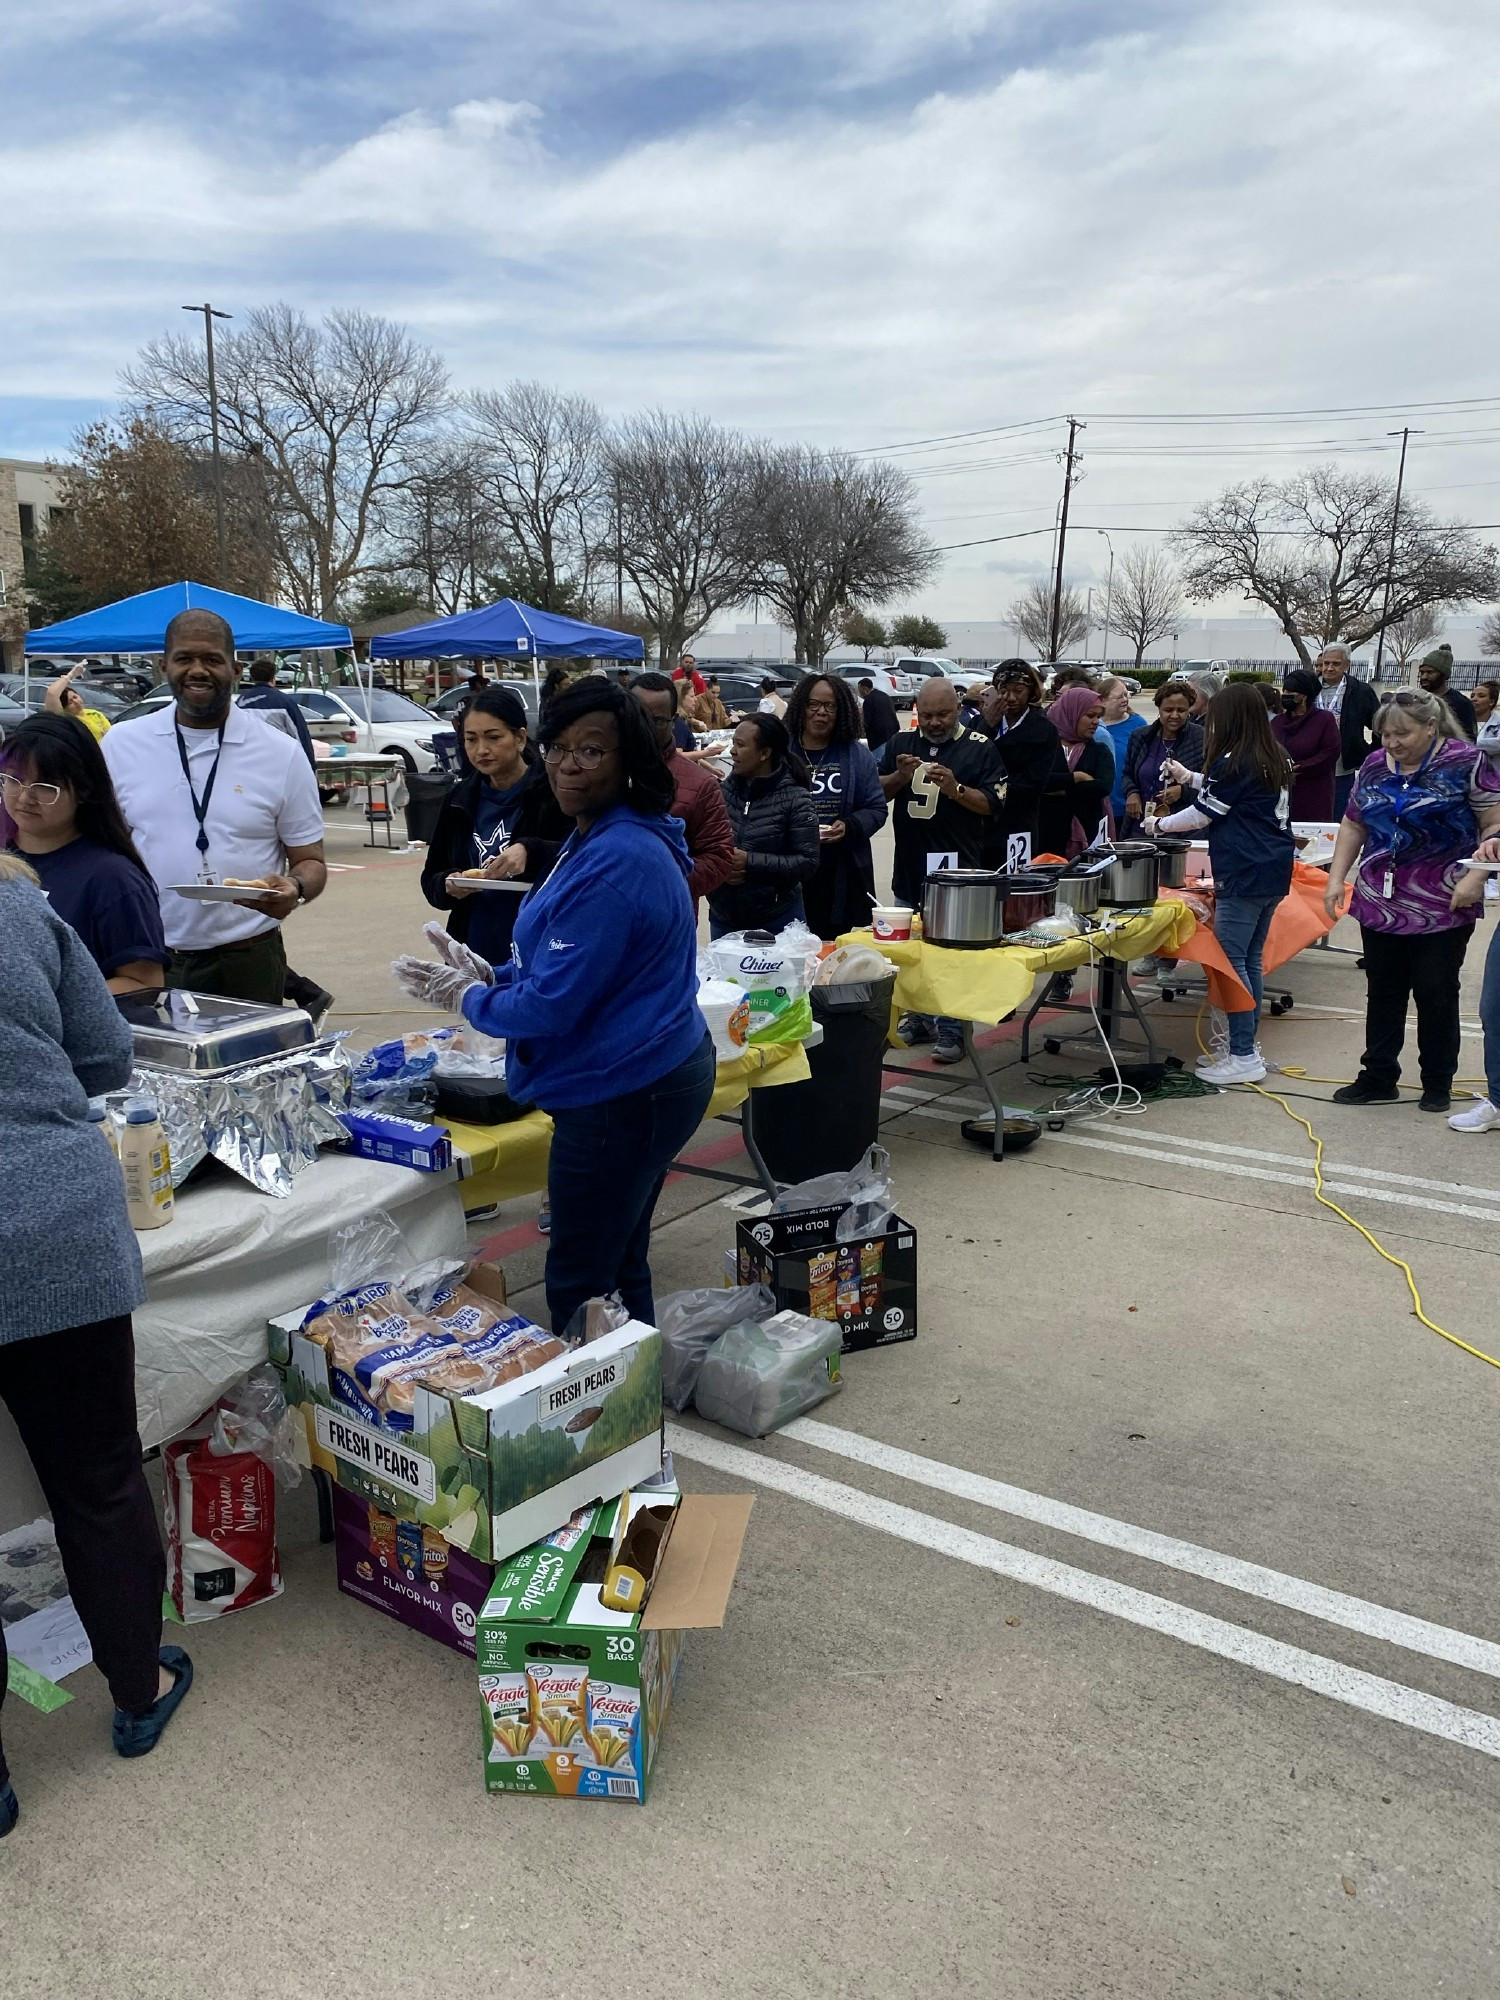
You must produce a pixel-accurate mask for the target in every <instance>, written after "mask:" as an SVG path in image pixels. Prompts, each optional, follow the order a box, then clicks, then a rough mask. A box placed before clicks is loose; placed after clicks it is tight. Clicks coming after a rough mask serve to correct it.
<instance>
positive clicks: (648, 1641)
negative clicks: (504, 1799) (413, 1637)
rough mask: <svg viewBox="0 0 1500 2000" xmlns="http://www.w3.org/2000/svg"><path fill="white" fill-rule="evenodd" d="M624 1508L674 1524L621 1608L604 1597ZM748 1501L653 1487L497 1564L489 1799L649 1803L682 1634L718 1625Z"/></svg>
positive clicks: (485, 1634)
mask: <svg viewBox="0 0 1500 2000" xmlns="http://www.w3.org/2000/svg"><path fill="white" fill-rule="evenodd" d="M629 1502H634V1503H640V1502H648V1503H650V1506H651V1508H652V1510H653V1511H656V1510H665V1511H666V1512H667V1513H668V1515H669V1518H668V1520H667V1521H666V1523H665V1532H663V1533H661V1535H660V1538H659V1540H658V1541H657V1543H656V1544H655V1562H654V1568H653V1572H652V1574H651V1576H650V1577H648V1578H646V1579H645V1590H646V1598H645V1605H644V1609H640V1610H634V1611H621V1610H614V1609H611V1608H610V1606H609V1605H608V1604H607V1603H606V1602H605V1597H606V1596H607V1595H609V1594H611V1586H612V1579H614V1578H615V1575H616V1567H617V1565H618V1558H619V1554H620V1545H621V1538H620V1536H619V1535H618V1534H617V1532H616V1531H617V1525H618V1514H619V1509H620V1508H621V1507H622V1506H625V1505H626V1504H627V1503H629ZM751 1504H752V1503H751V1500H750V1497H749V1496H748V1495H745V1494H729V1493H713V1494H697V1493H695V1494H689V1495H687V1496H683V1495H681V1494H679V1493H678V1492H677V1491H676V1489H675V1488H672V1487H658V1488H647V1489H646V1490H644V1491H637V1492H635V1493H633V1494H631V1495H628V1496H626V1499H625V1500H622V1501H620V1502H609V1503H607V1504H605V1505H604V1506H601V1507H597V1508H593V1509H585V1510H583V1511H582V1512H580V1513H579V1514H578V1515H576V1516H575V1517H574V1518H573V1519H572V1520H571V1521H570V1522H568V1523H567V1525H566V1526H565V1527H564V1528H562V1529H560V1530H559V1531H558V1532H557V1533H556V1534H553V1535H551V1536H549V1537H548V1538H547V1539H546V1540H545V1541H543V1542H541V1543H539V1544H537V1546H535V1547H533V1548H530V1549H526V1550H523V1551H522V1552H521V1553H520V1554H518V1555H516V1556H515V1557H513V1558H512V1560H511V1561H510V1562H508V1563H505V1564H503V1565H502V1566H501V1567H500V1569H499V1571H498V1573H497V1574H496V1577H495V1581H494V1585H493V1587H492V1589H491V1591H490V1593H489V1596H488V1597H487V1598H486V1599H485V1602H484V1604H483V1605H482V1606H481V1607H480V1612H479V1627H478V1632H477V1634H476V1659H477V1664H478V1669H479V1697H480V1718H481V1724H480V1726H481V1744H482V1752H483V1758H484V1782H485V1789H486V1790H487V1791H492V1792H527V1793H532V1794H540V1795H545V1796H550V1797H554V1798H579V1799H631V1800H636V1801H640V1802H644V1800H645V1799H646V1796H647V1794H648V1791H649V1789H650V1785H651V1778H652V1773H653V1769H654V1766H655V1762H656V1752H657V1748H658V1746H659V1744H660V1741H661V1734H662V1729H663V1726H664V1725H665V1722H666V1718H667V1711H668V1709H669V1707H670V1706H671V1701H672V1693H673V1688H674V1686H675V1684H676V1679H677V1671H678V1667H679V1665H680V1663H681V1658H682V1645H683V1633H684V1632H685V1631H688V1630H695V1629H704V1628H716V1627H719V1626H722V1624H723V1623H724V1613H725V1609H726V1606H727V1604H728V1601H729V1592H730V1588H731V1586H732V1584H733V1582H734V1576H735V1571H736V1569H737V1568H738V1565H739V1558H740V1549H741V1546H742V1544H743V1542H744V1536H745V1527H746V1523H747V1522H748V1520H749V1516H750V1507H751ZM627 1546H628V1542H627Z"/></svg>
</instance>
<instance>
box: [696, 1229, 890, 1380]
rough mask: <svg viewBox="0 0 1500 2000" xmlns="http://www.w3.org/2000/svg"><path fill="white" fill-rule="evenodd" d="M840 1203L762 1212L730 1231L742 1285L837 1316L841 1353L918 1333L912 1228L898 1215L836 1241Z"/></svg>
mask: <svg viewBox="0 0 1500 2000" xmlns="http://www.w3.org/2000/svg"><path fill="white" fill-rule="evenodd" d="M843 1212H844V1210H843V1207H842V1206H840V1205H836V1206H833V1207H829V1208H805V1209H799V1210H797V1211H795V1212H794V1213H793V1214H791V1215H767V1216H762V1217H761V1218H760V1220H759V1221H756V1222H742V1223H740V1224H739V1225H738V1227H737V1228H736V1230H735V1254H736V1260H737V1266H738V1277H739V1282H740V1283H741V1284H742V1285H755V1284H760V1285H769V1286H770V1288H771V1290H772V1292H773V1293H774V1294H775V1298H776V1303H777V1305H778V1306H789V1307H790V1308H791V1309H792V1310H793V1311H794V1312H800V1313H806V1314H807V1316H808V1317H809V1319H830V1320H837V1321H838V1323H839V1327H840V1330H841V1332H842V1334H843V1339H844V1352H845V1353H846V1354H849V1353H852V1352H853V1351H855V1350H856V1349H858V1348H862V1347H885V1346H888V1345H889V1344H890V1343H891V1342H892V1341H897V1340H915V1339H916V1337H917V1232H916V1230H915V1229H913V1228H912V1226H911V1224H910V1223H909V1222H903V1221H902V1220H901V1218H900V1216H899V1215H893V1216H892V1217H891V1219H890V1227H889V1228H888V1229H887V1230H885V1232H884V1233H883V1234H882V1235H879V1236H866V1237H856V1238H854V1240H853V1241H852V1242H848V1243H841V1242H839V1241H838V1239H837V1237H836V1235H835V1233H834V1232H835V1230H836V1229H837V1227H838V1219H839V1217H840V1216H841V1215H842V1214H843Z"/></svg>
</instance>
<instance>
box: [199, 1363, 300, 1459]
mask: <svg viewBox="0 0 1500 2000" xmlns="http://www.w3.org/2000/svg"><path fill="white" fill-rule="evenodd" d="M302 1436H303V1424H302V1421H301V1419H300V1417H295V1416H293V1414H292V1412H291V1411H290V1410H289V1409H288V1408H287V1401H286V1397H285V1396H284V1395H283V1394H282V1390H281V1381H280V1378H279V1377H278V1376H277V1374H276V1371H275V1370H274V1369H273V1368H271V1367H270V1366H269V1365H267V1366H266V1367H263V1368H252V1369H251V1371H250V1373H249V1374H248V1375H246V1376H245V1377H244V1378H243V1380H241V1381H239V1382H236V1383H235V1384H234V1386H233V1387H232V1388H230V1389H226V1390H225V1392H224V1394H223V1395H222V1396H221V1397H220V1398H219V1401H218V1405H217V1407H216V1409H215V1410H214V1419H213V1428H212V1430H210V1432H209V1434H208V1449H209V1452H210V1454H211V1455H212V1456H213V1457H215V1458H222V1457H227V1456H228V1455H230V1454H231V1453H233V1452H238V1451H253V1452H254V1453H255V1455H256V1457H257V1458H263V1459H264V1460H265V1461H266V1463H267V1465H269V1466H270V1467H271V1468H272V1469H273V1471H274V1472H275V1474H276V1477H277V1479H278V1480H279V1481H280V1482H281V1484H282V1485H283V1486H300V1485H301V1483H302V1456H301V1453H300V1450H299V1440H300V1438H301V1437H302Z"/></svg>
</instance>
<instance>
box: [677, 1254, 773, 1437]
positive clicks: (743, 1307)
mask: <svg viewBox="0 0 1500 2000" xmlns="http://www.w3.org/2000/svg"><path fill="white" fill-rule="evenodd" d="M775 1310H776V1300H775V1298H774V1297H773V1296H772V1294H771V1292H770V1291H769V1290H768V1289H767V1287H766V1286H764V1285H737V1286H727V1287H726V1286H723V1285H720V1286H717V1287H715V1286H712V1285H709V1286H705V1287H704V1288H703V1289H702V1290H701V1291H689V1292H669V1293H668V1294H667V1296H666V1297H665V1298H664V1299H658V1300H657V1301H656V1324H657V1326H658V1327H659V1328H660V1330H661V1399H662V1401H663V1402H664V1403H665V1404H666V1405H667V1407H668V1408H669V1409H672V1410H685V1409H686V1408H687V1406H688V1404H689V1403H691V1402H692V1400H693V1391H694V1389H695V1388H696V1387H697V1384H698V1373H699V1370H700V1369H701V1368H702V1366H703V1360H704V1356H705V1355H706V1354H707V1353H708V1350H709V1349H710V1348H711V1347H712V1346H713V1344H714V1342H715V1341H716V1340H718V1339H719V1337H720V1336H721V1335H722V1334H723V1333H725V1332H726V1331H727V1330H728V1329H729V1328H730V1327H731V1326H734V1325H736V1324H737V1323H738V1322H740V1321H742V1320H765V1319H769V1318H770V1317H771V1315H772V1314H773V1313H774V1312H775Z"/></svg>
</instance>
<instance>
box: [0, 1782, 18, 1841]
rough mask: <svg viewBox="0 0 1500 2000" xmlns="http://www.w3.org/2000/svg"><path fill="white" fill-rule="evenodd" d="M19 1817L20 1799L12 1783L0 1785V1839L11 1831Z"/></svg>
mask: <svg viewBox="0 0 1500 2000" xmlns="http://www.w3.org/2000/svg"><path fill="white" fill-rule="evenodd" d="M20 1817H21V1801H20V1800H19V1799H18V1798H17V1797H16V1788H15V1786H14V1785H0V1840H4V1838H5V1836H6V1835H7V1834H8V1833H9V1832H11V1831H12V1829H13V1828H14V1826H15V1823H16V1821H17V1820H18V1819H19V1818H20Z"/></svg>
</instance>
